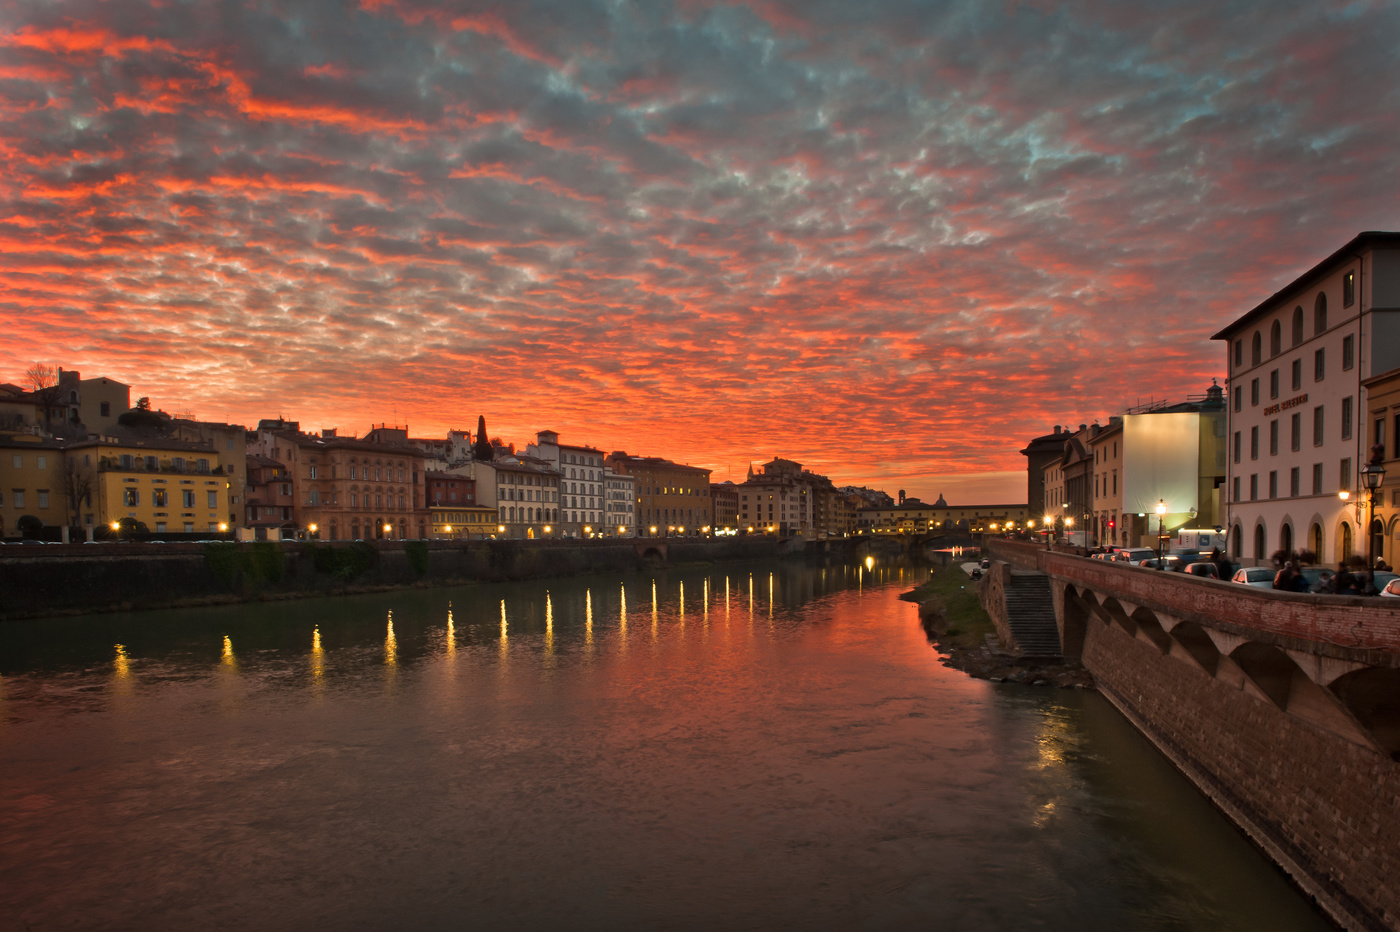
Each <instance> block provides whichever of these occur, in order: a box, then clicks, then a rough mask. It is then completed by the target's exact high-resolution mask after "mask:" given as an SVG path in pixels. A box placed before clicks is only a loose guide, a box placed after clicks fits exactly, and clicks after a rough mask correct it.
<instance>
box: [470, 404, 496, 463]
mask: <svg viewBox="0 0 1400 932" xmlns="http://www.w3.org/2000/svg"><path fill="white" fill-rule="evenodd" d="M472 456H473V457H474V458H476V459H478V460H482V461H485V462H488V463H489V462H490V461H491V459H492V456H493V452H492V450H491V441H490V440H488V439H486V415H484V414H482V415H480V416H479V417H477V419H476V443H474V444H472Z"/></svg>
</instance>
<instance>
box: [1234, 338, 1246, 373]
mask: <svg viewBox="0 0 1400 932" xmlns="http://www.w3.org/2000/svg"><path fill="white" fill-rule="evenodd" d="M1242 365H1244V341H1243V340H1236V341H1235V368H1236V369H1238V368H1239V367H1240V366H1242Z"/></svg>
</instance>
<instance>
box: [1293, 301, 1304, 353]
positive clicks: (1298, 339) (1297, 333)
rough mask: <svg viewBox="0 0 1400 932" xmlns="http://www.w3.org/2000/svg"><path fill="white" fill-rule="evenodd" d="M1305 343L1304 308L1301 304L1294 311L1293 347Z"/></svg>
mask: <svg viewBox="0 0 1400 932" xmlns="http://www.w3.org/2000/svg"><path fill="white" fill-rule="evenodd" d="M1302 342H1303V306H1302V305H1301V304H1300V305H1298V306H1297V307H1295V308H1294V309H1293V345H1294V346H1297V345H1298V344H1299V343H1302Z"/></svg>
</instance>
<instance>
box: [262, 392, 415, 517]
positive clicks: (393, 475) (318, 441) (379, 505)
mask: <svg viewBox="0 0 1400 932" xmlns="http://www.w3.org/2000/svg"><path fill="white" fill-rule="evenodd" d="M247 448H248V451H249V453H250V454H253V455H256V456H261V457H265V458H267V459H270V460H273V461H275V462H277V463H278V464H280V465H281V466H282V467H283V468H284V469H285V470H286V474H287V477H288V478H289V479H290V480H291V492H292V500H293V502H294V506H293V522H292V523H293V526H294V527H295V528H296V530H297V531H298V532H301V533H307V534H310V535H313V536H317V537H321V538H324V539H327V540H360V539H375V538H396V539H399V540H403V539H407V538H410V537H413V538H420V539H423V538H427V536H428V529H429V527H430V526H431V521H432V517H431V514H430V513H429V511H428V505H427V486H426V472H425V470H424V469H423V460H424V457H423V452H422V451H421V450H419V449H418V448H417V447H415V446H413V445H412V444H410V443H409V442H408V436H407V431H403V430H399V429H397V428H375V429H373V430H371V431H370V432H369V434H368V435H366V437H365V438H363V439H361V438H355V437H342V436H340V435H339V434H338V433H337V432H336V431H335V430H323V431H321V433H320V434H319V435H313V434H306V433H302V431H301V429H300V426H299V425H298V424H297V422H296V421H285V420H282V419H281V418H278V419H275V420H263V421H259V422H258V429H257V430H256V431H255V432H253V434H252V439H250V440H249V441H248V443H247Z"/></svg>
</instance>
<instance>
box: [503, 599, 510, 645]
mask: <svg viewBox="0 0 1400 932" xmlns="http://www.w3.org/2000/svg"><path fill="white" fill-rule="evenodd" d="M509 640H510V637H509V636H508V635H507V634H506V600H505V599H501V656H502V657H504V656H505V655H506V643H507V642H508V641H509Z"/></svg>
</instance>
